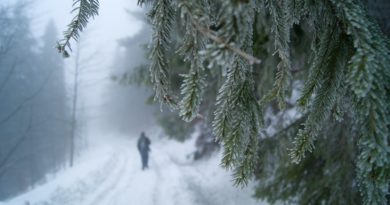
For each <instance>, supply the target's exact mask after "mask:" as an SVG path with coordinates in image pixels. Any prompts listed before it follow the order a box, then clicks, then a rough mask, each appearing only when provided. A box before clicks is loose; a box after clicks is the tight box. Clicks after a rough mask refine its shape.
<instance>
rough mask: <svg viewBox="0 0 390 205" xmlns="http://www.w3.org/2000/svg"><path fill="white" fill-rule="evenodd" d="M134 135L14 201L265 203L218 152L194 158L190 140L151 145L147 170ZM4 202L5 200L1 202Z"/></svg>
mask: <svg viewBox="0 0 390 205" xmlns="http://www.w3.org/2000/svg"><path fill="white" fill-rule="evenodd" d="M135 143H136V142H135V140H132V141H124V142H121V143H117V144H115V145H110V146H109V147H105V148H104V149H100V150H99V151H98V152H94V153H90V155H89V156H88V157H85V158H84V159H81V160H80V161H79V165H77V166H76V167H74V168H72V169H69V170H64V171H63V173H59V174H58V175H57V177H56V178H55V179H53V180H52V181H50V182H48V183H45V184H43V185H41V186H39V187H36V188H35V189H33V190H31V191H29V192H27V193H25V194H23V195H21V196H18V197H16V198H14V199H12V200H10V201H8V202H3V203H5V204H7V205H8V204H9V205H24V204H27V203H26V202H29V204H30V205H208V204H210V205H219V204H220V205H222V204H223V205H234V204H246V205H251V204H262V203H261V202H256V201H255V200H254V199H253V198H251V194H252V193H253V189H251V188H246V189H239V188H235V187H233V186H232V185H231V182H230V181H231V180H230V175H229V174H228V173H226V172H225V170H222V169H221V168H220V167H218V163H219V159H218V157H217V156H216V157H214V158H211V159H210V160H205V161H200V162H192V161H190V160H187V159H186V157H185V155H186V154H188V153H190V152H191V148H192V147H191V144H188V143H187V144H188V145H181V144H178V143H175V142H172V141H167V140H156V141H155V142H154V143H153V144H152V153H151V156H150V162H149V166H150V169H148V170H145V171H142V170H141V169H140V168H141V162H140V157H139V154H138V151H137V150H136V149H135V147H136V146H135ZM0 204H1V202H0Z"/></svg>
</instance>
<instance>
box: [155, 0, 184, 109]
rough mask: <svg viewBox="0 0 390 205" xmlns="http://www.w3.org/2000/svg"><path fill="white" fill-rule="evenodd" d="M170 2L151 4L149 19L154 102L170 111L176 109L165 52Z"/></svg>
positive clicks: (170, 24)
mask: <svg viewBox="0 0 390 205" xmlns="http://www.w3.org/2000/svg"><path fill="white" fill-rule="evenodd" d="M172 6H173V5H172V1H171V0H158V1H154V2H153V7H152V9H151V11H150V12H149V17H150V18H151V21H152V26H153V40H152V45H151V47H152V48H151V54H150V59H151V64H150V76H151V81H152V83H153V85H154V86H153V89H154V91H155V100H158V101H159V102H160V103H161V104H162V103H164V104H166V105H168V106H169V107H170V108H171V109H176V108H177V102H176V100H175V99H174V97H172V95H171V93H170V81H169V73H168V66H169V65H168V60H167V58H166V54H165V52H166V50H167V49H168V45H169V36H170V32H171V27H172V22H173V16H174V10H173V8H172Z"/></svg>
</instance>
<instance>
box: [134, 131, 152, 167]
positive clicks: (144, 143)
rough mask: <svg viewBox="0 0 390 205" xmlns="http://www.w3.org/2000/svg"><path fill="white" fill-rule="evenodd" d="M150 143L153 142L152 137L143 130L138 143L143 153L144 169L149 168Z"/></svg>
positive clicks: (139, 149) (140, 151)
mask: <svg viewBox="0 0 390 205" xmlns="http://www.w3.org/2000/svg"><path fill="white" fill-rule="evenodd" d="M150 144H151V142H150V139H149V138H148V137H146V135H145V133H144V132H142V133H141V136H140V137H139V139H138V143H137V148H138V151H139V153H140V154H141V161H142V170H144V169H146V168H148V158H149V152H150V147H149V146H150Z"/></svg>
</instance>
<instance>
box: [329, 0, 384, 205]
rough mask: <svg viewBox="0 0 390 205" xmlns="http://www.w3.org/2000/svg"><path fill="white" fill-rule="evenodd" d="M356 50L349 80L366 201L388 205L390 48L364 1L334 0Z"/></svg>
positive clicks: (361, 187) (365, 202) (358, 163)
mask: <svg viewBox="0 0 390 205" xmlns="http://www.w3.org/2000/svg"><path fill="white" fill-rule="evenodd" d="M332 3H333V4H334V5H335V7H336V8H337V12H338V17H339V18H340V19H342V20H344V22H345V23H346V26H347V27H348V28H347V31H348V33H349V35H351V36H352V38H353V46H354V47H355V49H356V52H355V54H354V55H353V56H352V58H351V60H350V64H349V72H348V75H347V82H348V84H349V87H350V89H351V91H352V92H353V94H354V99H355V104H356V108H355V109H356V111H357V116H358V119H357V122H356V124H357V126H358V128H359V131H360V136H359V149H360V153H359V156H358V160H357V174H358V182H359V185H360V191H361V193H363V196H364V197H363V202H364V204H367V205H368V204H385V201H386V195H388V194H389V193H388V190H389V181H390V145H389V142H390V141H389V133H390V130H389V125H390V117H389V116H390V103H389V96H390V83H389V82H390V71H389V67H388V66H389V65H390V48H389V43H388V42H389V40H388V39H386V37H385V36H384V35H383V33H382V32H381V31H380V28H379V26H378V24H375V23H374V22H373V21H372V19H370V18H369V17H368V16H367V12H366V11H365V10H364V9H363V6H362V5H361V4H360V3H357V2H356V1H352V0H345V1H341V0H332Z"/></svg>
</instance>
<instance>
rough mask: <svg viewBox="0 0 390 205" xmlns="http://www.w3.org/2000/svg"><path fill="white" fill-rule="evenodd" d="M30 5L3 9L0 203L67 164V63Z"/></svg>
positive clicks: (51, 33) (0, 16)
mask: <svg viewBox="0 0 390 205" xmlns="http://www.w3.org/2000/svg"><path fill="white" fill-rule="evenodd" d="M28 5H29V4H23V3H16V4H12V5H11V6H9V7H3V6H2V5H0V11H2V13H0V19H1V20H0V21H2V23H4V24H5V25H7V26H6V29H4V30H2V31H0V48H4V52H2V55H1V57H0V59H1V60H0V69H1V72H0V98H1V101H0V139H1V141H2V143H1V144H0V199H2V200H3V199H6V198H8V197H11V196H13V195H16V194H18V193H20V192H23V191H26V189H27V188H31V187H33V186H34V185H35V184H36V183H37V182H40V181H42V180H44V178H45V176H46V174H47V173H49V172H52V171H54V170H56V169H58V168H59V167H60V166H61V165H62V161H63V160H64V156H65V152H66V150H64V146H63V145H64V144H65V143H66V138H65V137H64V135H63V134H66V132H67V130H68V129H67V127H68V122H67V120H68V118H67V116H66V114H65V113H66V112H67V105H66V103H67V102H66V93H65V79H64V74H63V72H64V71H63V64H62V59H61V58H60V57H59V56H58V55H57V54H56V53H55V52H53V46H52V45H53V43H55V39H56V38H57V34H56V31H55V28H54V27H53V25H52V24H51V25H49V26H48V28H47V30H46V32H45V35H44V37H43V39H42V40H43V41H44V43H43V47H42V48H39V49H37V45H38V39H36V38H34V37H33V35H32V33H31V30H30V21H29V18H28V16H27V14H26V11H27V6H28Z"/></svg>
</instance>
